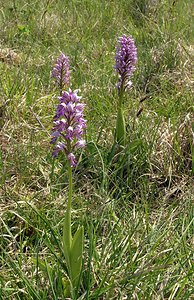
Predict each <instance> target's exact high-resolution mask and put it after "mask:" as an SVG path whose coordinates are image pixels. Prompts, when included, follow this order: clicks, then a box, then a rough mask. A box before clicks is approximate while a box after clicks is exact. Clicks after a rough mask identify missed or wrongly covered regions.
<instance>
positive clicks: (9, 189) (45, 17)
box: [0, 0, 194, 300]
mask: <svg viewBox="0 0 194 300" xmlns="http://www.w3.org/2000/svg"><path fill="white" fill-rule="evenodd" d="M0 3H1V6H0V22H1V23H0V25H1V31H0V101H1V102H0V141H1V156H0V166H1V168H0V171H1V176H0V193H1V198H0V217H1V223H0V224H1V226H0V233H1V243H0V246H1V247H0V255H1V263H0V270H1V273H0V299H65V296H64V290H65V288H66V282H67V268H66V264H65V260H64V256H63V251H62V249H61V242H60V239H61V235H62V224H63V220H64V212H65V208H66V200H67V192H68V177H67V166H66V162H65V158H64V157H63V156H60V157H58V158H57V159H56V160H53V158H52V155H51V152H52V149H51V147H50V145H49V142H50V130H51V127H52V119H53V116H54V114H55V107H56V104H57V91H56V89H55V87H54V84H53V82H52V80H51V76H50V75H51V69H52V66H53V64H54V62H55V59H56V58H57V57H58V56H59V54H60V52H64V53H65V54H66V55H68V56H69V57H70V62H71V81H72V88H73V89H76V88H79V89H80V90H81V92H80V93H81V95H82V96H83V99H84V102H86V103H87V108H86V118H87V120H88V122H87V124H88V129H87V147H86V149H85V150H84V151H83V153H81V155H80V160H79V164H78V166H77V168H76V169H75V171H74V173H73V179H74V195H73V211H72V219H73V225H72V230H73V232H74V231H75V230H76V228H77V226H78V225H84V228H85V250H84V264H83V270H82V278H81V289H80V293H79V295H77V298H76V299H80V300H81V299H107V300H108V299H122V300H124V299H139V300H142V299H148V300H149V299H153V300H156V299H157V300H160V299H161V300H163V299H170V300H173V299H176V300H179V299H184V300H185V299H193V297H194V285H193V281H194V265H193V259H194V251H193V247H194V224H193V220H194V219H193V216H194V206H193V200H194V196H193V194H194V193H193V192H194V189H193V175H194V150H193V149H194V148H193V135H194V133H193V130H194V127H193V126H194V123H193V117H194V107H193V96H192V94H193V90H192V83H193V82H192V72H191V71H192V66H191V62H192V57H193V44H192V43H193V41H192V30H193V28H192V14H191V9H192V4H191V1H189V0H185V1H182V0H177V1H171V0H162V1H157V0H156V1H152V0H150V1H149V0H141V1H140V0H138V1H132V0H129V1H124V0H120V1H115V0H113V1H100V0H97V1H91V0H90V1H89V0H83V1H80V0H72V1H62V0H57V1H52V0H47V1H26V0H20V1H15V0H13V1H10V0H9V1H0ZM123 33H125V34H127V35H129V34H130V35H132V36H133V37H134V40H135V43H136V46H137V49H138V65H137V70H136V72H135V73H134V75H133V78H132V81H133V86H132V88H131V90H130V92H129V93H128V94H127V95H126V96H125V117H126V123H127V146H126V148H125V149H123V151H121V152H120V154H119V156H118V155H117V152H116V150H115V149H113V148H112V144H113V140H114V128H115V123H116V110H117V97H118V96H117V90H116V87H115V85H116V81H117V78H116V74H115V72H114V69H113V66H114V55H115V46H116V43H117V39H118V37H119V36H120V35H122V34H123ZM137 115H138V117H137Z"/></svg>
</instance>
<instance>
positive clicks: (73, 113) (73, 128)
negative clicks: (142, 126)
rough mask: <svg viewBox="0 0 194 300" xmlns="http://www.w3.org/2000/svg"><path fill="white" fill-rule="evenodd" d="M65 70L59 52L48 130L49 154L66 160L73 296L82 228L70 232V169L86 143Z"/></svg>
mask: <svg viewBox="0 0 194 300" xmlns="http://www.w3.org/2000/svg"><path fill="white" fill-rule="evenodd" d="M69 73H70V72H69V58H68V57H66V56H65V55H64V54H61V56H60V57H59V58H58V60H57V62H56V65H55V66H54V68H53V72H52V76H53V77H54V78H55V84H56V85H57V86H58V88H59V91H60V97H59V104H58V105H57V109H56V115H55V117H54V127H53V129H52V132H51V136H52V139H51V144H54V150H53V157H56V156H57V155H58V153H59V152H63V153H64V154H65V156H66V158H67V163H68V176H69V194H68V203H67V209H66V213H65V219H64V226H63V239H62V244H63V250H64V256H65V260H66V264H67V269H68V275H69V280H70V286H71V288H70V290H71V295H72V297H73V298H74V295H75V294H76V291H77V290H78V288H79V282H80V274H81V269H82V256H83V243H84V228H83V226H81V227H79V228H78V229H77V232H76V233H75V235H74V236H72V231H71V203H72V190H73V181H72V169H73V168H74V167H75V166H76V164H77V161H76V157H75V151H76V150H77V149H79V148H83V147H85V144H86V142H85V140H84V139H82V136H83V133H84V131H85V129H86V120H85V119H84V115H83V110H84V107H85V104H84V103H81V97H80V96H78V90H75V91H72V90H71V89H69V91H63V88H64V86H65V85H66V84H68V83H69ZM67 290H68V289H67ZM67 294H68V292H67ZM67 296H68V295H67Z"/></svg>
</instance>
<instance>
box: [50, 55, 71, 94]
mask: <svg viewBox="0 0 194 300" xmlns="http://www.w3.org/2000/svg"><path fill="white" fill-rule="evenodd" d="M52 77H53V78H54V79H55V84H56V85H57V86H58V87H59V89H60V92H61V93H62V90H63V88H64V86H65V85H67V84H69V80H70V70H69V58H68V56H65V55H64V54H63V53H61V55H60V56H59V58H58V59H57V61H56V64H55V66H54V68H53V70H52Z"/></svg>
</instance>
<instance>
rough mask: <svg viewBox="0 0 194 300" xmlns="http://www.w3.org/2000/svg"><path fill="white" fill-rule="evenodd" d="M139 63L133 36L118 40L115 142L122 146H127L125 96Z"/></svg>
mask: <svg viewBox="0 0 194 300" xmlns="http://www.w3.org/2000/svg"><path fill="white" fill-rule="evenodd" d="M136 62H137V48H136V46H135V43H134V40H133V38H132V37H131V36H129V37H127V36H126V35H125V34H124V35H122V36H121V37H120V38H119V40H118V45H117V47H116V54H115V70H116V71H117V73H118V75H119V78H118V82H117V88H118V96H119V101H118V111H117V123H116V133H115V140H116V141H115V142H117V143H118V144H119V145H120V146H123V147H125V145H126V126H125V118H124V112H123V96H124V92H125V91H126V90H127V89H129V88H130V87H131V85H132V82H131V80H130V79H131V76H132V74H133V72H134V71H135V69H136V68H135V64H136Z"/></svg>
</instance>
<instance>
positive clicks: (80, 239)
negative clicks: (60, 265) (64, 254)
mask: <svg viewBox="0 0 194 300" xmlns="http://www.w3.org/2000/svg"><path fill="white" fill-rule="evenodd" d="M83 243H84V228H83V226H81V227H80V228H78V229H77V232H76V233H75V235H74V237H73V241H72V246H71V255H70V264H71V280H72V286H73V289H74V290H75V289H76V288H77V287H78V284H79V279H80V273H81V269H82V255H83Z"/></svg>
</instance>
